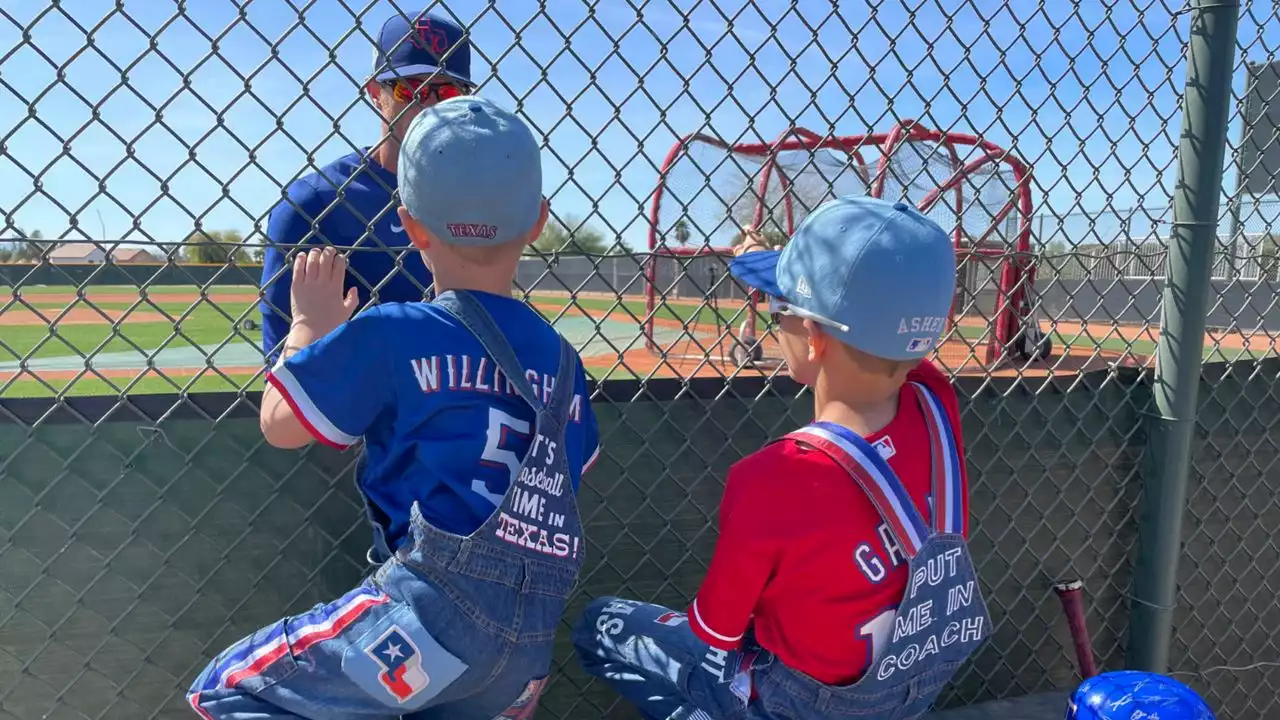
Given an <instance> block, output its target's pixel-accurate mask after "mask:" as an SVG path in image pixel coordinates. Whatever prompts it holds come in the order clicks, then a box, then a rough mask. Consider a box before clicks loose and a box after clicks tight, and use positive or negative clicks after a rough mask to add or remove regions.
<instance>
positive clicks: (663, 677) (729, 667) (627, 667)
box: [573, 597, 747, 720]
mask: <svg viewBox="0 0 1280 720" xmlns="http://www.w3.org/2000/svg"><path fill="white" fill-rule="evenodd" d="M573 644H574V648H575V649H576V650H577V653H578V660H579V662H581V663H582V667H583V669H584V670H586V672H587V673H588V674H590V675H592V676H594V677H598V678H600V679H602V680H604V681H606V682H608V683H609V685H610V686H611V687H613V688H614V690H616V691H617V692H618V694H619V695H621V696H622V697H624V698H626V699H627V700H629V701H631V702H632V703H634V704H635V705H636V707H637V708H639V709H640V712H641V714H643V715H644V716H645V717H646V718H649V719H650V720H684V719H685V718H691V719H695V720H696V719H698V718H707V717H713V718H736V717H741V716H742V715H743V714H744V710H745V708H746V703H747V700H746V697H745V696H744V697H739V695H738V694H736V693H735V692H734V690H733V687H732V685H733V681H734V676H735V674H736V672H737V670H738V662H739V660H740V658H741V654H740V653H737V652H725V651H723V650H716V649H714V648H712V647H710V646H708V645H707V644H706V643H704V642H702V641H701V640H699V639H698V638H697V636H695V635H694V634H693V631H692V630H690V629H689V623H688V621H687V619H686V618H685V616H684V614H683V613H677V612H673V611H671V610H670V609H668V608H665V607H662V606H661V605H652V604H649V603H641V602H635V601H631V600H620V599H618V598H613V597H603V598H598V599H596V600H595V601H593V602H592V603H591V604H590V605H588V606H587V609H586V611H585V612H584V613H583V616H582V618H580V619H579V621H578V623H577V625H576V627H575V628H574V633H573Z"/></svg>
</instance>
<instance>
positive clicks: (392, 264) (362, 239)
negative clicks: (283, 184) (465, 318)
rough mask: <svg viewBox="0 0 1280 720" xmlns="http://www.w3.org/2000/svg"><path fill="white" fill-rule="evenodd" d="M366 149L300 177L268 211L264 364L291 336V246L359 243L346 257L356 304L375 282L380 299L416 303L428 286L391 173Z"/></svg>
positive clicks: (426, 272)
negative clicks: (401, 214)
mask: <svg viewBox="0 0 1280 720" xmlns="http://www.w3.org/2000/svg"><path fill="white" fill-rule="evenodd" d="M366 152H367V151H365V152H353V153H350V154H348V155H345V156H343V157H341V158H339V159H338V160H336V161H334V162H332V163H330V164H329V165H326V166H324V167H323V168H321V169H320V170H319V171H317V172H314V173H311V174H310V175H306V176H304V177H301V178H298V179H297V180H295V181H294V182H293V183H291V184H290V185H289V187H288V189H287V190H286V192H285V194H286V196H287V198H286V199H284V200H281V201H280V203H279V204H277V205H276V207H275V208H274V209H273V210H272V211H271V216H270V218H269V219H268V221H267V238H268V239H269V240H270V241H271V243H272V244H273V245H269V246H268V247H267V249H266V252H265V253H264V255H263V258H262V301H261V302H260V303H259V304H258V309H259V310H260V311H261V312H262V349H263V352H264V353H266V355H267V363H268V365H270V364H272V363H274V362H275V359H276V356H277V355H278V349H277V346H278V345H279V344H280V342H281V341H282V340H284V337H285V336H286V335H288V334H289V290H290V288H291V286H292V280H293V276H292V274H291V273H290V272H284V273H281V270H282V269H284V268H286V264H291V263H292V262H293V261H292V259H291V258H289V257H287V253H288V251H289V248H290V246H293V245H300V244H312V245H325V244H330V245H336V246H338V247H343V248H346V247H353V248H356V250H354V251H353V252H351V253H350V255H349V257H348V260H349V262H350V267H349V269H348V271H347V280H346V287H345V288H344V289H346V288H350V287H355V288H356V291H357V292H358V293H359V294H360V306H361V307H364V306H365V305H366V304H367V303H368V302H369V299H370V288H377V290H378V302H415V301H418V300H422V299H423V290H424V289H426V288H429V287H430V286H431V272H430V271H429V270H428V269H427V266H426V263H424V262H423V260H422V255H421V254H420V253H418V252H417V251H416V250H414V249H413V246H412V245H410V243H409V236H408V235H406V234H405V232H404V228H403V227H401V225H400V218H399V217H398V216H397V215H396V207H397V206H398V205H399V200H396V199H395V194H394V193H395V190H396V176H395V175H393V174H391V173H390V172H388V171H387V169H386V168H384V167H382V166H381V165H379V164H377V163H376V162H374V161H373V160H372V159H370V160H367V161H366V160H365V155H366ZM339 191H341V193H342V194H341V197H339ZM275 246H280V247H275ZM384 248H385V249H384ZM397 259H399V260H400V261H401V262H402V263H403V266H402V267H401V268H397V267H396V260H397ZM290 267H291V266H290ZM277 275H279V277H277ZM384 280H385V284H384Z"/></svg>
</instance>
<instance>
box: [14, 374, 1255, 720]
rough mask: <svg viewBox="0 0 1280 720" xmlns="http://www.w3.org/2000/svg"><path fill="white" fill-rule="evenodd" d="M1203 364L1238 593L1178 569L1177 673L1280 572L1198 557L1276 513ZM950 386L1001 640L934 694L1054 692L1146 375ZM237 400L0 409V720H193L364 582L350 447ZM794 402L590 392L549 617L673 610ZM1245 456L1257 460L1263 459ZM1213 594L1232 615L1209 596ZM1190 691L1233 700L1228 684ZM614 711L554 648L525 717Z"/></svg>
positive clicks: (1206, 488) (1195, 556)
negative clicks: (238, 671)
mask: <svg viewBox="0 0 1280 720" xmlns="http://www.w3.org/2000/svg"><path fill="white" fill-rule="evenodd" d="M1221 367H1222V368H1224V370H1223V372H1224V373H1225V375H1226V377H1225V378H1220V379H1219V380H1218V381H1217V382H1220V383H1231V384H1232V387H1234V388H1236V393H1237V397H1239V398H1241V399H1248V400H1250V401H1251V403H1252V404H1250V406H1249V407H1251V408H1253V409H1252V410H1251V411H1250V414H1249V417H1244V411H1243V410H1241V408H1242V407H1244V406H1243V405H1240V404H1233V405H1232V407H1226V406H1221V405H1218V406H1215V402H1214V401H1212V400H1210V401H1206V402H1205V403H1204V410H1203V414H1202V416H1201V420H1202V424H1203V426H1204V428H1205V435H1206V439H1209V440H1211V441H1212V444H1213V446H1214V447H1215V454H1214V455H1213V457H1208V456H1205V455H1204V454H1203V453H1200V454H1198V455H1197V468H1198V470H1199V476H1198V478H1197V483H1196V487H1197V490H1196V493H1195V494H1194V495H1193V497H1192V502H1191V509H1190V514H1191V517H1193V518H1194V519H1195V521H1194V522H1193V523H1191V524H1190V529H1189V538H1190V539H1191V542H1190V543H1189V547H1188V551H1189V553H1190V554H1191V557H1192V561H1191V562H1189V563H1188V565H1190V566H1193V567H1194V565H1195V564H1196V563H1212V562H1217V561H1219V560H1221V561H1222V566H1221V576H1222V577H1223V578H1228V577H1229V578H1232V579H1233V580H1232V581H1233V582H1235V583H1237V584H1238V585H1239V587H1237V588H1234V589H1230V590H1228V589H1224V588H1223V587H1221V586H1220V585H1219V586H1216V587H1214V588H1203V589H1201V587H1200V586H1199V585H1198V583H1197V582H1196V580H1197V578H1198V577H1199V576H1200V575H1199V574H1198V573H1196V572H1188V573H1186V574H1185V579H1186V581H1187V582H1188V585H1187V586H1186V592H1188V594H1189V596H1191V597H1193V598H1197V599H1202V600H1203V602H1204V603H1205V604H1198V603H1197V604H1193V605H1191V606H1188V607H1182V608H1179V622H1178V630H1177V642H1178V652H1179V653H1180V654H1181V655H1183V656H1184V657H1185V656H1188V655H1194V656H1198V655H1199V654H1200V653H1203V652H1205V649H1204V648H1203V644H1204V643H1206V642H1210V639H1211V638H1212V639H1213V642H1215V643H1217V642H1219V641H1221V640H1222V639H1223V638H1224V637H1230V638H1232V639H1233V644H1235V645H1237V646H1238V648H1237V649H1236V650H1235V651H1234V652H1235V653H1240V652H1244V651H1246V650H1248V649H1249V648H1254V649H1256V651H1257V652H1258V653H1264V652H1265V648H1266V644H1267V643H1268V642H1269V641H1268V640H1267V639H1265V638H1263V637H1261V636H1260V635H1259V630H1258V628H1260V627H1265V622H1266V619H1267V618H1266V617H1264V616H1263V615H1262V614H1260V613H1261V612H1262V610H1263V609H1262V608H1260V607H1258V606H1256V605H1254V604H1252V601H1251V598H1252V593H1253V592H1254V591H1255V589H1256V588H1258V587H1266V586H1269V585H1270V586H1274V584H1275V583H1277V582H1280V570H1277V569H1276V568H1277V567H1278V566H1277V565H1276V564H1274V563H1272V564H1267V563H1263V562H1255V561H1254V560H1253V559H1252V558H1246V557H1245V555H1243V554H1232V555H1230V556H1227V557H1220V556H1219V554H1218V551H1213V550H1210V549H1209V548H1208V547H1207V546H1205V545H1204V543H1202V542H1198V541H1197V538H1208V537H1218V536H1220V535H1221V534H1229V535H1231V536H1232V537H1238V538H1239V539H1240V540H1239V541H1240V542H1241V543H1242V544H1243V545H1245V546H1246V547H1247V546H1249V545H1250V544H1251V543H1259V542H1263V539H1264V538H1263V536H1264V535H1266V533H1267V532H1269V531H1267V530H1266V528H1274V527H1277V526H1278V525H1277V523H1278V522H1280V510H1277V508H1276V507H1275V505H1274V504H1266V503H1261V504H1255V503H1254V502H1253V500H1254V499H1256V497H1257V496H1258V493H1266V492H1274V490H1273V489H1271V488H1270V485H1271V483H1269V482H1268V481H1267V480H1266V477H1265V472H1266V470H1267V469H1268V468H1270V467H1272V465H1273V463H1274V462H1275V457H1276V452H1275V450H1274V447H1275V443H1276V441H1277V438H1278V437H1280V431H1277V430H1276V429H1275V428H1270V427H1267V426H1266V425H1265V424H1264V423H1260V422H1258V421H1256V420H1253V419H1250V418H1254V417H1258V416H1265V413H1268V412H1269V413H1272V414H1271V415H1270V416H1271V417H1276V416H1277V415H1276V414H1275V413H1277V412H1280V403H1278V402H1277V395H1276V385H1275V380H1274V378H1275V377H1276V371H1277V369H1280V368H1277V367H1275V366H1274V364H1272V365H1269V366H1265V367H1263V368H1262V370H1264V371H1266V372H1259V373H1257V374H1255V375H1253V376H1252V377H1243V378H1235V377H1231V373H1230V370H1231V367H1232V366H1221ZM957 387H958V390H959V392H960V394H961V396H962V398H963V400H962V404H963V415H964V435H965V437H966V444H967V448H968V465H969V469H970V478H971V483H972V488H971V516H972V524H973V525H972V537H973V551H974V554H975V557H976V560H977V563H978V567H979V571H980V578H981V583H982V588H983V592H984V593H985V595H986V598H987V601H988V603H989V605H990V609H991V613H992V619H993V621H994V622H995V625H996V633H995V635H994V636H993V637H992V638H991V640H990V641H989V642H988V643H987V645H986V646H985V647H984V648H983V650H982V651H981V652H980V653H979V655H978V656H977V657H976V658H974V659H973V660H972V662H971V663H970V664H969V666H968V667H967V669H966V670H965V671H963V672H962V674H961V675H960V676H959V677H958V678H957V680H956V682H955V683H954V684H953V687H952V688H951V690H950V691H948V693H947V694H946V696H945V699H944V702H943V704H944V705H946V706H956V705H960V704H967V703H971V702H974V701H978V700H985V699H990V698H993V697H1000V696H1005V697H1013V696H1018V695H1023V694H1027V693H1030V692H1035V691H1042V690H1048V689H1052V688H1054V687H1070V686H1072V685H1073V684H1074V682H1075V681H1074V680H1073V677H1074V656H1073V655H1072V654H1071V651H1070V647H1071V644H1070V639H1069V636H1068V635H1067V632H1066V626H1065V621H1064V620H1063V618H1062V615H1061V611H1060V609H1059V607H1058V602H1057V599H1056V597H1055V596H1054V594H1053V593H1052V591H1051V589H1050V586H1051V584H1052V583H1053V582H1055V581H1058V580H1062V579H1075V578H1078V579H1082V580H1083V581H1084V582H1085V585H1086V589H1087V590H1086V592H1087V598H1088V603H1089V613H1088V618H1089V623H1090V626H1091V629H1092V630H1093V639H1094V646H1095V648H1096V650H1097V653H1098V659H1099V662H1100V664H1101V665H1103V666H1104V667H1108V668H1119V667H1121V665H1122V663H1123V650H1122V644H1123V641H1124V638H1125V633H1126V630H1127V627H1126V622H1125V618H1126V616H1127V600H1126V595H1127V592H1128V583H1129V577H1130V569H1129V565H1130V558H1131V557H1132V556H1133V543H1134V541H1135V527H1136V526H1135V517H1134V511H1133V508H1134V507H1135V503H1136V500H1137V498H1138V495H1139V493H1140V492H1141V479H1142V471H1141V464H1142V456H1143V443H1144V433H1143V422H1142V418H1143V415H1144V413H1146V412H1147V411H1148V405H1149V400H1148V398H1149V389H1148V388H1147V381H1146V380H1145V379H1143V378H1142V377H1141V375H1140V374H1139V373H1137V372H1121V373H1108V372H1102V373H1095V374H1092V375H1086V376H1081V377H1080V378H1078V379H1076V380H1074V381H1073V382H1071V383H1048V384H1046V385H1044V386H1043V387H1040V388H1038V389H1037V390H1036V391H1034V392H1033V391H1031V390H1028V389H1027V388H1026V387H1025V386H1024V385H1022V384H1019V383H1014V382H1000V381H998V380H997V381H988V382H986V383H980V382H978V381H976V380H974V381H971V380H967V379H966V380H961V381H959V382H958V386H957ZM254 402H255V398H254V397H252V396H248V397H244V398H241V397H237V396H234V395H225V396H201V395H193V396H190V397H188V398H187V399H185V400H177V399H176V398H174V397H172V396H150V397H141V398H136V399H135V400H134V401H133V402H132V403H131V404H129V405H125V406H120V407H117V408H115V409H114V410H113V411H110V412H106V411H107V410H108V409H109V408H110V405H109V404H106V403H103V402H101V401H98V400H95V399H92V398H89V399H72V400H70V401H68V403H67V406H66V407H65V408H60V409H51V407H50V405H49V404H48V403H47V402H44V401H36V400H29V401H3V402H0V407H2V408H3V416H4V417H5V419H6V421H5V422H4V423H3V424H0V456H2V457H3V458H4V460H3V463H4V464H3V468H4V473H5V477H6V481H5V482H4V483H0V547H3V551H2V552H0V688H4V690H3V695H4V701H3V711H4V713H7V714H8V717H13V718H22V719H24V720H25V719H26V718H34V717H46V716H48V717H63V716H68V717H70V716H71V715H65V713H67V712H71V713H72V714H74V712H79V713H81V714H84V715H86V716H97V715H96V713H97V711H99V710H101V709H104V708H105V709H107V712H106V714H105V715H103V717H150V716H152V713H154V712H157V711H161V710H163V712H161V713H160V714H159V715H157V717H173V718H178V717H187V715H186V713H187V712H189V710H187V709H186V708H185V706H184V704H183V699H182V690H184V689H185V687H186V685H187V683H189V682H190V681H191V679H192V677H193V675H194V673H195V672H197V671H198V670H199V669H200V668H201V667H202V666H203V664H204V663H205V662H207V660H208V659H209V658H210V657H211V655H212V654H213V653H215V652H217V651H218V650H220V649H222V648H223V647H225V646H226V645H227V644H229V643H230V642H232V641H234V640H235V639H237V638H239V637H240V636H242V635H244V634H246V633H248V632H250V631H251V630H253V629H255V628H257V627H259V626H261V625H263V624H265V623H267V622H270V621H272V620H274V619H276V618H277V617H279V616H280V615H281V614H282V613H284V612H298V611H300V610H303V609H305V608H307V607H309V606H310V605H312V604H314V603H317V602H322V601H327V600H330V599H332V598H334V597H336V596H337V595H339V594H341V593H342V592H343V591H345V590H346V589H348V588H349V587H351V586H352V585H353V584H354V583H356V582H357V581H358V580H359V579H360V577H361V574H362V572H363V570H364V562H363V556H364V550H365V547H366V545H367V542H368V540H369V534H368V528H367V527H366V526H365V524H364V521H363V518H362V515H361V511H360V506H359V501H358V499H357V497H356V494H355V489H354V484H353V480H352V471H353V462H354V460H355V454H354V451H349V452H346V453H339V452H337V451H333V450H330V449H327V448H323V447H311V448H309V449H307V450H305V451H301V452H286V451H280V450H275V449H272V448H270V447H268V446H266V445H265V444H263V442H262V441H261V438H260V433H259V430H258V427H257V419H256V410H255V405H254ZM810 403H811V400H810V398H809V396H808V394H807V393H804V394H798V393H797V388H796V387H795V386H794V384H793V383H791V382H790V381H786V380H776V381H774V382H773V383H772V384H771V385H765V384H763V383H760V382H750V381H746V380H743V381H739V382H732V383H725V382H717V381H706V382H703V381H693V382H690V383H684V384H682V383H680V382H677V381H652V382H650V383H648V384H647V385H645V386H643V387H642V386H641V385H640V384H638V383H624V382H618V383H612V384H611V383H605V384H602V385H600V386H598V387H597V394H596V401H595V410H596V413H597V415H598V417H599V420H600V426H601V437H602V443H603V446H604V448H605V452H604V453H603V455H602V459H601V460H600V462H599V463H598V464H597V466H596V467H595V468H594V469H593V470H592V472H591V473H590V474H589V475H588V476H587V477H586V478H585V481H584V485H583V489H582V493H581V508H582V513H583V517H584V519H585V522H586V534H587V539H588V555H587V565H586V567H585V569H584V574H583V579H582V582H581V585H580V587H579V591H578V593H577V594H576V595H575V597H574V599H573V601H572V602H571V604H570V607H569V615H570V616H571V617H572V616H573V615H574V614H576V613H577V612H579V611H580V610H581V608H582V607H583V605H584V603H585V601H586V600H587V599H588V598H590V597H593V596H595V595H599V594H621V595H625V596H630V597H635V598H641V599H645V600H650V601H655V602H660V603H665V604H668V605H671V606H673V607H677V608H682V607H683V606H684V605H685V604H686V603H687V602H688V601H689V600H690V598H691V597H692V595H693V593H694V592H695V591H696V589H697V587H698V585H699V582H700V581H701V578H702V576H703V574H704V572H705V568H706V563H707V561H708V559H709V557H710V553H711V551H712V549H713V547H714V543H715V539H716V531H715V508H716V505H717V503H718V501H719V498H720V494H721V492H722V491H723V479H724V476H725V472H726V470H727V468H728V467H729V466H730V465H731V464H732V463H733V462H735V461H736V460H737V459H739V458H740V457H742V456H743V455H745V454H747V453H749V452H751V451H752V450H754V449H756V448H758V447H760V446H761V444H763V443H764V442H765V441H766V440H768V439H769V438H771V437H776V436H778V435H780V434H781V433H783V432H785V431H786V430H788V429H790V428H792V427H795V426H797V425H799V424H801V423H803V422H805V421H806V420H807V419H808V414H809V412H810ZM748 405H750V411H749V412H748V411H747V406H748ZM104 412H105V413H106V414H104ZM1253 413H1256V415H1255V414H1253ZM89 427H92V430H91V431H88V432H87V431H86V429H87V428H89ZM1268 438H1269V439H1268ZM1261 442H1266V443H1269V444H1270V445H1269V446H1270V447H1271V448H1272V449H1271V450H1269V451H1268V452H1266V453H1262V452H1259V450H1258V448H1259V444H1260V443H1261ZM1246 450H1247V452H1246ZM1273 477H1274V475H1273ZM1209 590H1212V592H1213V593H1216V594H1217V597H1223V598H1224V599H1226V600H1227V601H1228V602H1229V603H1230V604H1228V605H1225V606H1220V605H1216V604H1212V601H1211V600H1210V599H1209V597H1208V595H1207V593H1208V591H1209ZM1201 592H1204V593H1206V594H1205V595H1204V596H1203V597H1201V596H1200V593H1201ZM1233 597H1234V598H1236V600H1231V598H1233ZM1217 607H1230V608H1232V612H1233V616H1232V620H1233V621H1232V622H1231V623H1227V624H1224V625H1220V624H1218V621H1216V620H1211V619H1210V618H1212V617H1214V615H1211V614H1210V613H1209V610H1210V608H1217ZM565 629H566V632H567V627H566V628H565ZM1215 647H1216V645H1215ZM1210 652H1215V651H1212V650H1210ZM1181 664H1182V663H1181V662H1176V663H1175V665H1181ZM1255 672H1256V673H1259V674H1260V675H1266V674H1267V673H1269V672H1271V671H1268V670H1265V669H1258V670H1256V671H1255ZM1261 679H1268V678H1261ZM1191 680H1192V684H1193V685H1197V684H1200V683H1202V682H1210V683H1213V689H1214V690H1215V691H1216V692H1218V693H1220V694H1221V697H1224V698H1226V699H1227V701H1228V702H1239V703H1244V702H1247V700H1245V699H1243V698H1241V697H1240V696H1239V695H1238V694H1237V693H1236V692H1234V691H1233V690H1232V689H1231V688H1229V687H1228V685H1229V684H1230V683H1227V677H1226V676H1223V677H1212V676H1210V677H1208V678H1207V680H1201V679H1198V678H1191ZM1234 682H1237V680H1236V679H1232V680H1231V683H1234ZM614 701H615V697H614V696H613V695H612V693H611V692H610V691H608V690H607V689H605V688H603V687H601V686H600V684H599V683H588V681H587V679H586V678H585V676H584V675H583V674H582V673H581V672H580V671H579V670H578V669H577V667H576V663H575V662H574V661H573V660H572V658H571V650H570V648H569V646H568V644H567V634H565V635H562V642H561V644H560V647H559V651H558V654H557V659H556V668H555V679H554V682H553V684H552V686H551V688H550V690H549V691H548V694H547V696H546V698H545V700H544V701H543V702H544V705H543V710H542V715H541V716H544V717H563V718H582V719H583V720H586V719H588V718H591V719H593V720H594V719H595V718H600V717H603V716H607V717H631V716H630V715H626V714H625V712H624V713H623V714H618V713H620V712H622V710H621V706H618V707H616V708H614V709H613V710H611V711H610V710H609V708H611V707H613V706H614ZM49 713H53V714H49ZM59 713H63V714H59ZM0 717H4V715H3V714H0Z"/></svg>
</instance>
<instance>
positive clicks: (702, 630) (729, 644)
mask: <svg viewBox="0 0 1280 720" xmlns="http://www.w3.org/2000/svg"><path fill="white" fill-rule="evenodd" d="M689 610H690V612H689V619H690V620H692V622H690V623H689V625H690V628H691V629H692V630H693V632H694V633H695V634H696V635H698V636H699V637H701V638H702V639H703V640H704V641H706V643H707V644H708V645H711V646H712V647H715V648H719V649H721V650H732V649H734V648H736V647H738V645H739V644H740V643H741V642H742V638H743V637H744V636H745V635H746V633H738V635H736V636H729V635H724V634H721V633H718V632H716V631H715V630H712V629H711V628H710V627H708V626H707V623H706V622H705V621H704V620H703V619H702V613H701V612H700V611H699V610H698V598H696V597H695V598H694V599H693V605H692V607H690V608H689Z"/></svg>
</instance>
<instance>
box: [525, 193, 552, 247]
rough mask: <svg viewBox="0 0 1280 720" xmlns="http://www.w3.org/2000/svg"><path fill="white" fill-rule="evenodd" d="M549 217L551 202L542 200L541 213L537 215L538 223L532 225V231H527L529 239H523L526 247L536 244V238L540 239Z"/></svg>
mask: <svg viewBox="0 0 1280 720" xmlns="http://www.w3.org/2000/svg"><path fill="white" fill-rule="evenodd" d="M550 216H551V201H550V200H547V199H546V198H542V211H541V212H539V213H538V222H536V223H534V225H533V229H532V230H530V231H529V237H527V238H525V244H526V245H532V244H534V243H536V242H538V238H539V237H542V229H543V228H544V227H546V226H547V218H549V217H550Z"/></svg>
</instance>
